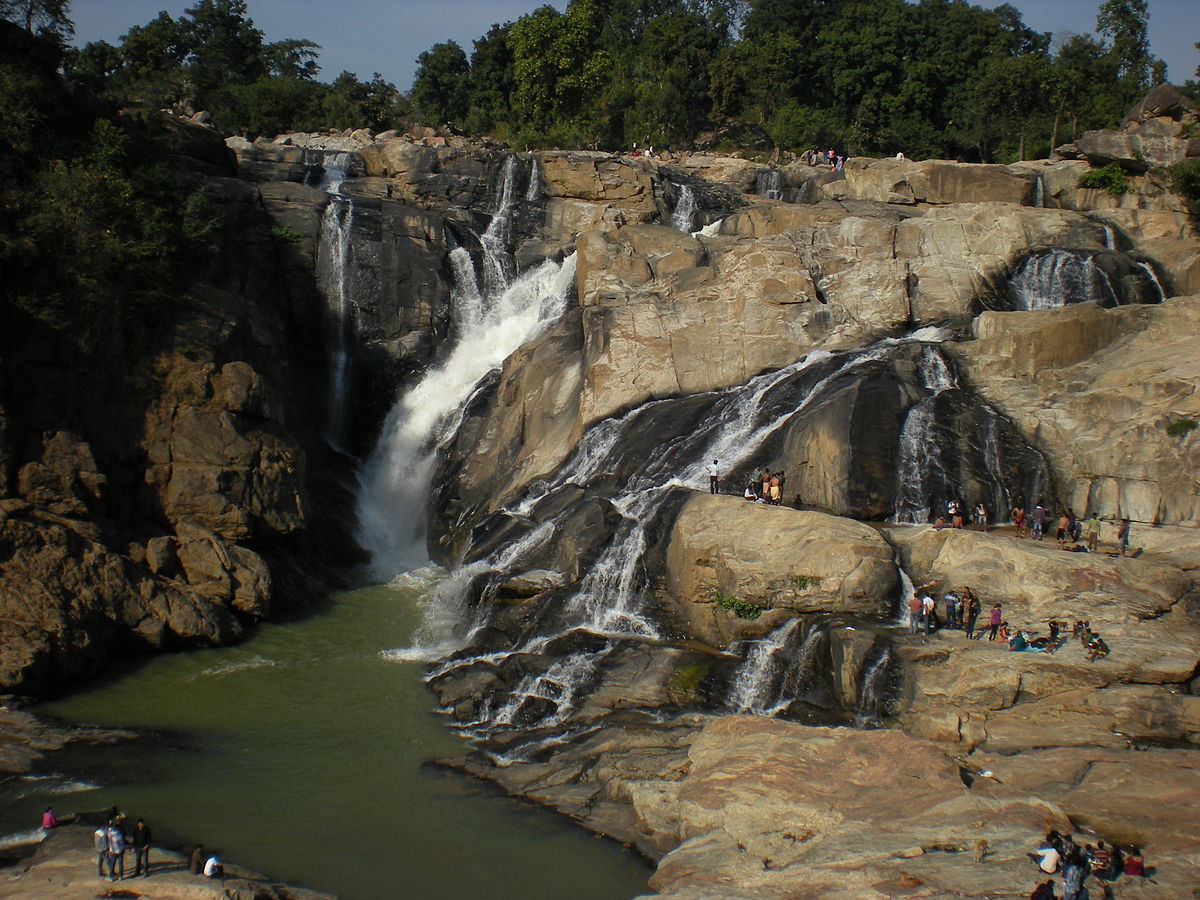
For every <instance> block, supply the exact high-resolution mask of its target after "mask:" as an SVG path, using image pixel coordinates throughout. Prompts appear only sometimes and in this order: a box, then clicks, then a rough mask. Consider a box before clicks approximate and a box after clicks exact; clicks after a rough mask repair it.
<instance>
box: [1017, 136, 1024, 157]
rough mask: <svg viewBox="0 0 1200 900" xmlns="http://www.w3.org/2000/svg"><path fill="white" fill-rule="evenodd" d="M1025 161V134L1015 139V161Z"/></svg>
mask: <svg viewBox="0 0 1200 900" xmlns="http://www.w3.org/2000/svg"><path fill="white" fill-rule="evenodd" d="M1023 159H1025V132H1021V134H1020V136H1019V137H1018V138H1017V161H1018V162H1019V161H1021V160H1023Z"/></svg>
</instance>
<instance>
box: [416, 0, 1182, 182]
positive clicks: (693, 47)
mask: <svg viewBox="0 0 1200 900" xmlns="http://www.w3.org/2000/svg"><path fill="white" fill-rule="evenodd" d="M1148 23H1149V13H1148V9H1147V4H1146V2H1145V0H1105V2H1103V3H1102V4H1101V5H1100V7H1099V10H1098V16H1097V20H1096V27H1097V31H1098V32H1099V34H1100V35H1101V38H1100V39H1096V38H1093V37H1091V36H1089V35H1083V34H1079V35H1070V36H1066V37H1065V38H1064V39H1060V40H1058V41H1056V42H1055V41H1052V40H1051V36H1050V35H1049V34H1039V33H1036V32H1034V31H1032V30H1031V29H1029V28H1028V27H1026V26H1025V24H1024V23H1023V22H1022V21H1021V15H1020V13H1019V12H1018V11H1017V10H1016V9H1015V8H1013V7H1012V6H1009V5H1003V6H998V7H996V8H995V9H985V8H983V7H981V6H973V5H971V4H969V3H967V2H965V0H920V2H916V3H912V2H906V0H748V2H747V0H571V2H570V3H569V4H568V5H567V8H566V10H565V11H564V12H561V13H560V12H559V11H557V10H556V9H554V8H553V7H550V6H543V7H541V8H540V9H537V10H534V11H533V12H531V13H529V14H528V15H525V16H522V17H521V18H519V19H517V21H515V22H509V23H506V24H504V25H495V26H493V27H492V29H491V30H490V31H489V32H488V33H487V34H486V35H485V36H483V37H482V38H480V39H479V40H477V41H475V46H474V52H473V53H472V54H471V55H470V57H468V56H467V54H466V53H465V51H464V50H463V49H462V48H461V47H460V46H459V45H458V44H456V43H454V42H452V41H450V42H446V43H442V44H437V45H435V46H434V47H431V48H430V49H429V50H428V51H426V52H425V53H423V54H422V55H421V56H420V58H419V60H418V61H419V68H418V70H417V75H416V79H415V81H414V84H413V90H412V100H413V101H414V103H415V104H416V106H417V111H418V114H419V115H420V116H421V117H422V118H424V119H427V120H430V121H435V122H439V123H441V122H445V123H450V124H453V125H455V126H457V127H459V128H462V129H464V130H466V131H468V132H471V133H480V132H485V131H494V132H496V133H498V134H500V135H502V136H505V137H508V138H509V139H510V140H512V141H514V142H515V143H518V144H520V143H526V144H530V145H532V146H544V145H546V144H547V143H552V144H559V145H595V146H600V147H609V148H614V147H623V146H628V145H630V144H632V143H633V142H642V141H645V142H648V143H652V144H657V145H660V146H662V145H671V144H676V145H687V144H688V143H690V142H692V141H693V140H694V139H695V138H696V137H697V135H698V134H699V133H700V132H702V131H704V130H707V129H711V128H713V127H715V126H719V125H721V124H725V123H729V122H741V123H748V124H750V125H754V126H758V127H759V128H761V129H762V130H763V131H764V132H765V133H766V135H768V136H769V138H770V140H771V141H772V142H773V143H774V144H775V145H776V146H780V147H783V148H785V149H791V150H802V149H805V148H807V147H817V146H819V147H826V146H830V145H832V146H836V147H838V148H840V149H845V150H847V151H848V152H850V153H871V154H879V153H894V152H896V151H897V150H903V151H905V152H906V153H907V154H909V155H910V156H949V157H954V156H958V155H962V156H964V157H966V158H968V159H979V160H989V161H990V160H994V159H1012V158H1016V157H1017V156H1030V155H1037V154H1042V155H1044V154H1045V153H1046V152H1048V150H1049V149H1050V148H1051V146H1052V145H1053V144H1055V143H1056V142H1059V141H1061V140H1064V139H1068V138H1070V137H1071V136H1072V135H1074V134H1076V133H1078V132H1079V131H1081V130H1085V129H1089V128H1099V127H1105V126H1111V125H1115V124H1116V123H1117V122H1118V121H1119V120H1120V116H1121V115H1122V114H1123V113H1124V112H1125V110H1126V109H1128V108H1129V106H1130V105H1131V104H1132V103H1134V102H1135V101H1136V100H1137V99H1138V98H1139V97H1140V96H1141V94H1142V93H1144V92H1145V90H1146V89H1147V88H1148V87H1149V86H1151V85H1152V84H1154V83H1158V82H1161V81H1162V80H1163V74H1164V66H1163V64H1162V63H1161V61H1159V60H1157V59H1154V58H1153V57H1152V56H1151V55H1150V52H1149V38H1148ZM1080 24H1081V26H1085V25H1087V24H1089V23H1080Z"/></svg>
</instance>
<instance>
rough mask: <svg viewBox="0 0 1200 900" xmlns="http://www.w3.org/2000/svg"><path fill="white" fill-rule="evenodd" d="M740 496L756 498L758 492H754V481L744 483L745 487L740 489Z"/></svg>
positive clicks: (750, 498)
mask: <svg viewBox="0 0 1200 900" xmlns="http://www.w3.org/2000/svg"><path fill="white" fill-rule="evenodd" d="M742 496H743V497H744V498H745V499H747V500H757V499H758V494H756V493H755V492H754V482H750V484H748V485H746V489H745V490H744V491H742Z"/></svg>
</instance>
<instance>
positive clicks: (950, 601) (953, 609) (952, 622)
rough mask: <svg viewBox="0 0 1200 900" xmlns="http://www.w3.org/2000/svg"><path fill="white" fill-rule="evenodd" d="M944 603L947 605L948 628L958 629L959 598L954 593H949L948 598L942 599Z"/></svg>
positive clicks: (947, 593)
mask: <svg viewBox="0 0 1200 900" xmlns="http://www.w3.org/2000/svg"><path fill="white" fill-rule="evenodd" d="M942 601H943V602H944V603H945V604H946V622H945V625H946V628H947V629H950V628H957V627H958V612H959V607H958V597H957V596H956V595H955V594H954V592H953V591H947V592H946V596H944V597H943V598H942Z"/></svg>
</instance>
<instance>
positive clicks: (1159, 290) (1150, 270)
mask: <svg viewBox="0 0 1200 900" xmlns="http://www.w3.org/2000/svg"><path fill="white" fill-rule="evenodd" d="M1137 267H1138V268H1139V269H1141V271H1142V272H1144V273H1145V275H1146V279H1147V280H1148V281H1149V282H1150V284H1151V285H1152V286H1153V287H1154V291H1155V294H1156V295H1157V296H1156V298H1155V301H1154V302H1156V303H1162V302H1163V301H1164V300H1166V299H1167V292H1166V291H1165V290H1163V286H1162V282H1161V281H1159V280H1158V273H1157V272H1155V271H1154V266H1152V265H1150V263H1148V262H1139V263H1138V264H1137Z"/></svg>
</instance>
